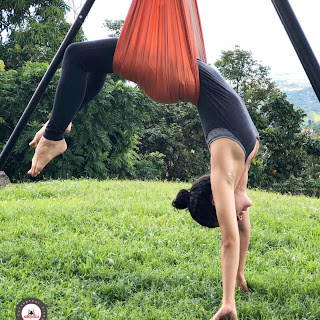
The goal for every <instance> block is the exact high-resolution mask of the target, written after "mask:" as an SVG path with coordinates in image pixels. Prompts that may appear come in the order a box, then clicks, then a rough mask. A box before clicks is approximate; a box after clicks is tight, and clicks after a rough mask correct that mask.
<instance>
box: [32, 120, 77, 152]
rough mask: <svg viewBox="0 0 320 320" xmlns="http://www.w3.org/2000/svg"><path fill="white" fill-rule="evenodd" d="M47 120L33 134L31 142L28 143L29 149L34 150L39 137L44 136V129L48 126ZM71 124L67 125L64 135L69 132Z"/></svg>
mask: <svg viewBox="0 0 320 320" xmlns="http://www.w3.org/2000/svg"><path fill="white" fill-rule="evenodd" d="M48 122H49V120H48V121H47V122H46V123H45V124H44V125H43V127H42V128H41V129H40V130H39V131H38V132H37V133H36V134H35V136H34V138H33V140H32V141H31V142H30V143H29V146H30V147H34V148H36V147H37V145H38V143H39V141H40V139H41V137H42V136H43V134H44V131H45V130H46V127H47V125H48ZM71 126H72V122H70V124H69V125H68V128H67V129H66V131H65V133H69V132H70V131H71Z"/></svg>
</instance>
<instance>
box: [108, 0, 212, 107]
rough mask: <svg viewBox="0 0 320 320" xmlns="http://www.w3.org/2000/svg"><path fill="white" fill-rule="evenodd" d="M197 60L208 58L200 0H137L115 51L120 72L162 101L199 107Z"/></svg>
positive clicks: (114, 64) (147, 93) (153, 97)
mask: <svg viewBox="0 0 320 320" xmlns="http://www.w3.org/2000/svg"><path fill="white" fill-rule="evenodd" d="M197 58H199V59H201V60H202V61H204V62H206V54H205V47H204V41H203V35H202V29H201V23H200V17H199V10H198V5H197V2H196V0H133V2H132V4H131V7H130V9H129V12H128V15H127V18H126V20H125V22H124V24H123V28H122V31H121V34H120V37H119V40H118V43H117V47H116V51H115V54H114V59H113V71H114V72H115V73H117V74H118V75H119V76H120V77H122V78H124V79H128V80H131V81H133V82H136V83H137V84H138V85H139V86H140V88H141V89H142V90H143V91H144V92H145V94H146V95H147V96H149V97H150V98H151V99H152V100H155V101H157V102H162V103H176V102H180V101H184V102H191V103H193V104H194V105H197V102H198V98H199V91H200V83H199V70H198V64H197Z"/></svg>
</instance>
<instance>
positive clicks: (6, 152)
mask: <svg viewBox="0 0 320 320" xmlns="http://www.w3.org/2000/svg"><path fill="white" fill-rule="evenodd" d="M94 2H95V0H87V1H86V3H85V4H84V5H83V7H82V9H81V11H80V13H79V15H78V17H77V19H76V20H75V22H74V23H73V24H72V26H71V28H70V29H69V31H68V33H67V35H66V37H65V38H64V40H63V42H62V44H61V45H60V48H59V50H58V51H57V53H56V55H55V56H54V58H53V60H52V62H51V64H50V66H49V68H48V70H47V71H46V73H45V75H44V76H43V78H42V80H41V81H40V83H39V85H38V87H37V89H36V91H35V93H34V94H33V96H32V98H31V100H30V101H29V103H28V105H27V107H26V109H25V110H24V112H23V114H22V116H21V118H20V120H19V122H18V124H17V125H16V127H15V129H14V130H13V132H12V134H11V136H10V138H9V140H8V142H7V143H6V145H5V147H4V149H3V150H2V152H1V155H0V170H1V169H2V168H3V166H4V165H5V163H6V161H7V159H8V158H9V156H10V154H11V152H12V150H13V148H14V146H15V144H16V142H17V141H18V139H19V137H20V135H21V133H22V131H23V129H24V128H25V126H26V124H27V123H28V120H29V118H30V117H31V115H32V113H33V111H34V110H35V108H36V106H37V104H38V103H39V101H40V99H41V97H42V95H43V93H44V92H45V90H46V89H47V87H48V85H49V83H50V81H51V79H52V77H53V76H54V74H55V72H56V71H57V69H58V67H59V64H60V62H61V60H62V58H63V55H64V52H65V50H66V48H67V46H68V45H69V44H70V43H71V42H72V41H73V39H74V37H75V36H76V34H77V33H78V31H79V29H80V28H81V26H82V24H83V22H84V20H85V18H86V17H87V15H88V13H89V11H90V9H91V7H92V5H93V3H94Z"/></svg>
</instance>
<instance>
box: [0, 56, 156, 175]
mask: <svg viewBox="0 0 320 320" xmlns="http://www.w3.org/2000/svg"><path fill="white" fill-rule="evenodd" d="M47 67H48V65H47V64H45V63H31V62H28V63H27V64H26V65H25V66H23V67H20V68H18V69H17V70H8V71H3V72H0V141H1V143H0V149H2V148H3V147H4V144H5V141H6V139H7V138H8V137H9V135H10V134H11V132H12V131H13V129H14V127H15V126H16V124H17V122H18V120H19V117H20V115H21V113H22V111H23V109H24V107H25V105H26V104H27V101H28V100H29V99H30V97H31V96H32V94H33V92H34V90H35V88H36V87H37V85H38V83H39V81H40V79H41V78H42V76H43V74H44V72H45V71H46V69H47ZM59 73H60V71H58V72H57V74H56V75H55V76H54V79H53V81H52V82H51V83H50V85H49V87H48V88H47V90H46V92H45V93H44V95H43V97H42V99H41V101H40V104H39V107H38V108H37V109H36V110H35V112H34V113H33V115H32V117H31V119H30V120H29V122H28V125H27V127H26V128H25V130H24V131H23V133H22V135H21V137H20V139H19V140H18V142H17V145H16V146H15V148H14V150H13V152H12V154H11V156H10V157H9V159H8V161H7V163H6V165H5V167H4V170H5V171H6V173H7V175H8V176H9V177H10V178H11V180H13V181H23V180H27V179H28V180H29V177H28V176H27V174H26V172H27V170H28V169H29V167H30V163H31V159H32V156H33V154H34V149H33V148H30V147H29V146H28V142H29V141H30V140H31V139H32V138H33V136H34V134H35V133H36V131H37V130H39V129H40V128H41V126H42V125H43V124H44V123H45V122H46V121H47V120H48V117H49V114H50V111H51V108H52V102H53V99H54V95H55V88H56V85H57V81H58V79H59V75H60V74H59ZM152 108H153V103H152V102H151V101H150V100H149V99H147V98H146V97H145V96H144V95H143V94H142V93H141V91H140V90H138V89H137V88H135V87H132V86H128V85H127V84H126V83H124V82H123V81H118V80H117V81H115V80H114V79H113V78H112V77H108V79H107V81H106V83H105V86H104V88H103V89H102V91H101V92H100V93H99V95H98V96H97V97H96V98H95V99H94V100H93V101H91V102H90V104H89V106H87V107H86V108H85V110H83V111H81V112H80V113H79V114H78V115H77V116H76V117H75V118H74V125H73V128H72V131H71V132H70V134H68V135H67V136H66V141H67V144H68V149H69V150H67V152H65V153H64V154H63V155H62V156H61V157H57V158H56V159H54V161H52V162H51V163H49V165H48V166H47V167H46V169H45V170H44V171H43V176H44V177H46V178H70V177H77V178H80V177H91V178H99V179H105V178H120V179H124V178H134V177H136V176H135V164H136V159H137V158H138V155H137V150H138V144H139V136H140V132H141V131H142V127H143V121H144V120H145V119H146V118H147V117H148V114H149V112H150V110H152Z"/></svg>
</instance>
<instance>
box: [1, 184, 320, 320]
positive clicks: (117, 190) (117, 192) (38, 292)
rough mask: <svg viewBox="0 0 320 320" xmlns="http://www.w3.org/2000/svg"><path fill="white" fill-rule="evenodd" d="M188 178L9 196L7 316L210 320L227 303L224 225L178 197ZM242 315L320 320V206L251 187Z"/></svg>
mask: <svg viewBox="0 0 320 320" xmlns="http://www.w3.org/2000/svg"><path fill="white" fill-rule="evenodd" d="M182 187H190V184H186V183H170V182H142V181H116V180H113V181H101V182H99V181H96V180H80V181H75V180H71V181H52V182H51V181H49V182H41V183H30V184H27V183H26V184H13V185H11V186H10V187H8V188H5V189H1V190H0V228H1V229H0V237H1V241H0V246H1V249H0V283H1V286H0V303H1V307H0V319H1V320H2V319H12V320H14V319H15V316H14V313H15V309H16V306H17V304H18V303H19V302H20V301H21V300H23V299H25V298H28V297H35V298H38V299H40V300H42V301H43V302H44V303H45V304H46V306H47V309H48V319H50V320H51V319H52V320H53V319H54V320H58V319H59V320H61V319H62V320H64V319H74V320H78V319H81V320H84V319H87V320H89V319H99V320H103V319H110V320H111V319H112V320H116V319H123V320H124V319H125V320H129V319H130V320H131V319H132V320H135V319H145V320H151V319H154V320H160V319H170V320H175V319H181V320H182V319H183V320H195V319H197V320H198V319H200V320H202V319H203V320H208V319H210V318H211V317H212V316H213V314H214V313H215V312H216V311H217V310H218V308H219V306H220V302H221V299H222V285H221V270H220V230H219V229H214V230H211V229H207V228H204V227H201V226H200V225H198V224H197V223H196V222H194V221H193V220H192V219H191V217H190V215H189V213H188V212H187V211H177V210H175V209H174V208H173V207H172V206H171V201H172V199H173V198H174V197H175V195H176V193H177V192H178V191H179V190H180V188H182ZM249 196H250V197H251V199H252V200H253V203H254V205H253V206H252V208H251V226H252V234H251V244H250V248H249V253H248V257H247V265H246V279H247V281H248V283H249V284H250V286H251V287H252V288H253V289H254V294H252V295H251V296H249V295H247V294H245V293H243V292H240V291H238V292H236V300H237V310H238V316H239V319H241V320H244V319H268V320H271V319H290V320H293V319H297V320H298V319H299V320H302V319H309V320H311V319H320V262H319V259H320V215H319V207H320V200H319V199H312V198H307V197H297V196H294V197H293V196H283V195H279V194H275V193H266V192H260V191H254V190H249Z"/></svg>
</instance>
